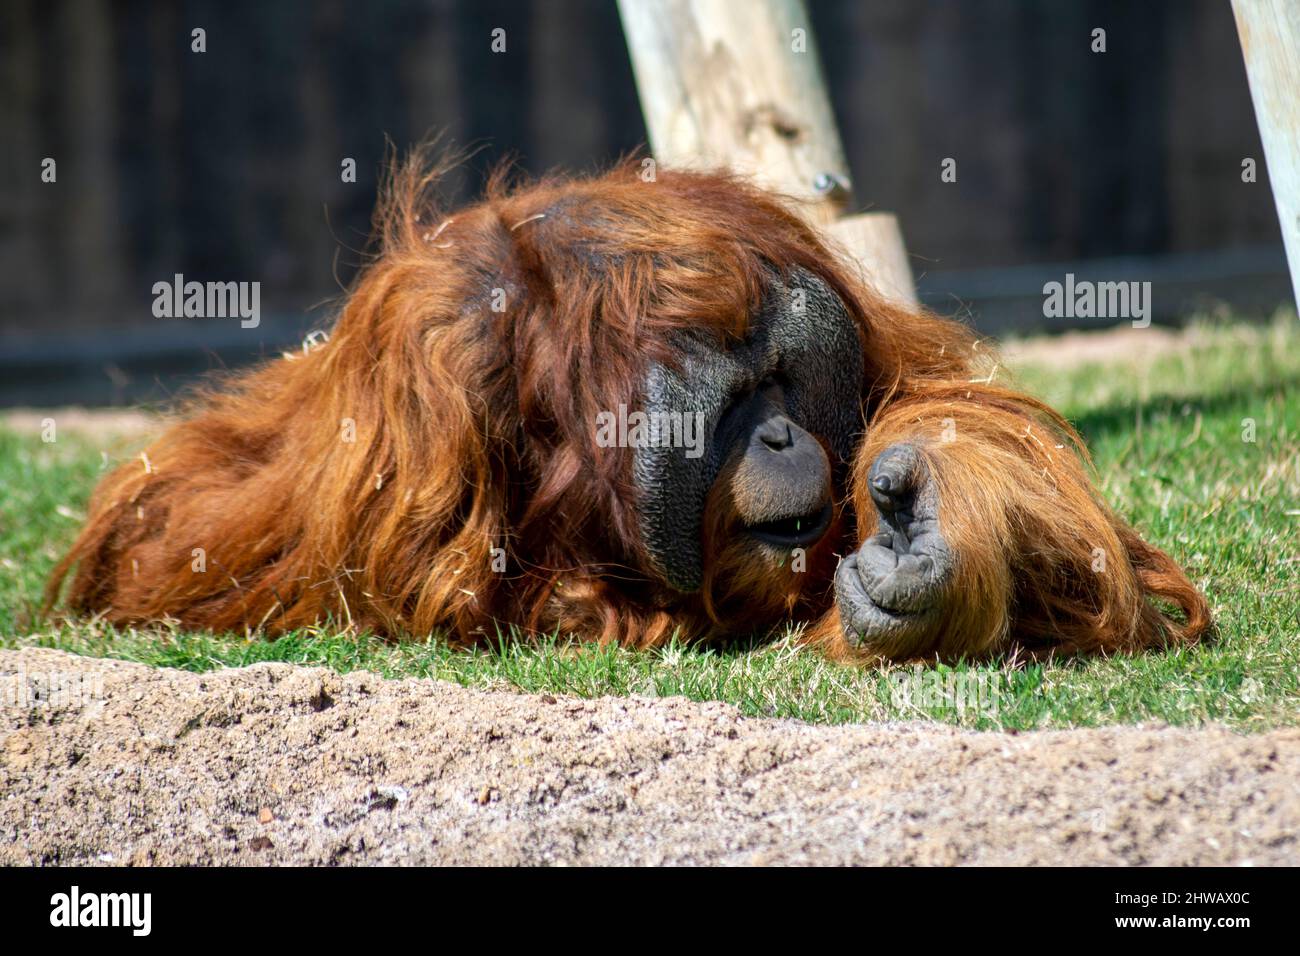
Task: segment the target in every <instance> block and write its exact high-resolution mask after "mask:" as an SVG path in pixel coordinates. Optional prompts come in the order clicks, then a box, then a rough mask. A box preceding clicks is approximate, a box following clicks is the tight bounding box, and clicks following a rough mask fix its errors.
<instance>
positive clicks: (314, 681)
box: [0, 649, 1300, 865]
mask: <svg viewBox="0 0 1300 956" xmlns="http://www.w3.org/2000/svg"><path fill="white" fill-rule="evenodd" d="M52 691H53V698H54V699H52V700H48V701H47V700H46V699H44V698H48V697H50V696H51V692H52ZM38 692H39V693H38ZM0 705H2V707H3V709H2V710H0V740H2V744H0V863H7V864H33V863H60V864H71V863H78V864H95V863H113V864H125V863H132V864H191V863H197V864H211V863H240V864H278V863H302V864H376V863H379V864H421V863H427V864H465V863H471V864H472V863H483V864H649V865H659V864H786V863H790V864H807V863H818V864H822V863H824V864H844V863H863V864H1037V863H1049V864H1256V865H1265V864H1294V863H1296V862H1300V853H1298V846H1297V838H1298V836H1300V730H1297V729H1290V730H1278V731H1274V732H1270V733H1263V734H1257V735H1252V736H1242V735H1238V734H1234V733H1230V732H1228V731H1226V730H1220V729H1205V730H1199V731H1184V730H1175V729H1169V728H1154V727H1151V728H1121V729H1108V730H1080V731H1070V732H1038V733H1025V734H1018V735H1012V734H1000V733H974V732H966V731H960V730H956V729H953V728H948V727H942V726H935V725H927V724H889V725H886V724H879V725H856V726H843V727H821V726H811V725H807V724H802V723H799V722H796V721H787V720H760V719H752V718H745V717H741V716H740V715H739V714H738V713H737V712H736V711H735V710H734V709H733V708H731V707H729V706H726V705H723V704H717V703H710V704H699V703H693V702H690V701H687V700H684V699H677V698H672V699H660V700H653V699H642V698H631V699H615V698H607V699H601V700H593V701H585V700H578V699H570V698H565V697H553V696H547V695H543V696H532V695H523V694H512V693H503V692H495V693H493V692H487V691H480V690H468V689H464V688H461V687H458V686H455V685H452V684H447V683H442V682H437V681H429V680H403V681H385V680H383V679H381V678H379V677H376V676H374V675H371V674H351V675H347V676H340V675H338V674H335V673H333V672H331V671H327V670H323V669H316V668H305V667H296V666H291V665H286V664H262V665H258V666H255V667H251V668H247V669H242V670H226V671H220V672H216V673H212V674H206V675H194V674H189V673H186V672H181V671H171V670H154V669H151V668H147V667H144V666H142V665H138V664H129V663H123V662H116V661H104V660H95V659H88V658H79V657H74V656H70V655H67V654H63V653H61V652H56V651H50V650H39V649H25V650H19V651H0Z"/></svg>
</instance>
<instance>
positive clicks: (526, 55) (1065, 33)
mask: <svg viewBox="0 0 1300 956" xmlns="http://www.w3.org/2000/svg"><path fill="white" fill-rule="evenodd" d="M810 6H811V13H812V19H813V27H814V29H815V30H816V33H817V36H818V40H819V44H820V48H821V52H822V57H823V60H824V63H825V67H826V73H827V79H828V82H829V85H830V90H831V95H832V100H833V103H834V105H835V109H836V113H837V120H838V123H839V127H840V130H841V133H842V135H843V138H844V141H845V145H846V149H847V151H848V154H849V159H850V165H851V167H852V169H853V174H854V179H855V183H856V192H857V195H858V197H859V199H860V200H862V201H863V202H865V203H867V204H869V205H876V206H878V207H879V208H883V209H888V210H890V211H892V212H895V213H897V214H898V216H899V218H900V220H901V222H902V227H903V232H904V235H905V237H906V240H907V247H908V250H909V252H910V253H911V254H912V255H913V256H914V258H913V271H914V273H915V274H916V275H917V277H918V280H919V282H918V285H919V288H920V291H921V293H922V296H923V298H924V299H925V300H926V301H928V302H930V303H931V304H933V305H935V306H936V307H938V308H940V309H941V310H942V311H947V312H954V311H958V310H965V311H966V313H967V314H969V315H971V316H972V317H973V320H974V321H976V322H977V323H978V324H980V325H982V326H983V327H984V328H986V329H989V330H991V331H998V330H1000V329H1005V328H1008V327H1034V326H1036V325H1042V324H1044V320H1043V319H1042V316H1041V310H1040V309H1039V308H1037V306H1036V305H1035V299H1036V296H1037V294H1038V293H1037V291H1036V290H1038V289H1041V284H1042V281H1047V279H1050V278H1053V277H1055V278H1059V277H1060V276H1061V275H1062V274H1063V273H1064V272H1065V271H1068V270H1073V271H1076V272H1079V273H1082V272H1085V271H1086V270H1087V269H1088V268H1090V267H1089V265H1088V262H1089V261H1092V260H1100V267H1101V268H1102V269H1103V270H1104V269H1106V268H1110V266H1107V265H1106V264H1107V263H1112V264H1114V263H1119V264H1120V265H1118V266H1116V268H1120V269H1122V270H1125V274H1126V275H1129V274H1131V275H1136V276H1137V277H1139V278H1141V277H1145V278H1148V279H1150V280H1151V281H1153V282H1154V283H1156V292H1155V305H1156V309H1157V318H1158V319H1170V318H1175V317H1177V316H1178V315H1180V314H1184V313H1186V311H1187V310H1188V309H1190V308H1194V307H1197V306H1199V305H1202V304H1205V303H1208V302H1214V301H1224V302H1228V303H1229V304H1231V305H1233V306H1234V307H1236V308H1239V309H1245V310H1248V311H1264V310H1267V309H1268V308H1271V307H1272V306H1274V305H1276V304H1277V303H1278V302H1281V301H1284V300H1285V299H1286V298H1287V296H1288V290H1287V279H1286V273H1285V262H1284V259H1283V258H1282V252H1281V246H1280V239H1279V233H1278V228H1277V223H1276V220H1275V218H1274V216H1275V213H1274V210H1273V205H1272V201H1271V198H1270V195H1269V192H1268V183H1267V174H1266V171H1265V169H1264V165H1263V155H1262V149H1261V146H1260V142H1259V137H1258V134H1257V131H1256V128H1255V124H1254V119H1253V113H1252V110H1251V104H1250V98H1249V93H1248V90H1247V85H1246V79H1245V73H1244V70H1243V67H1242V62H1241V54H1240V50H1239V49H1238V46H1237V39H1236V34H1235V31H1234V28H1233V23H1232V17H1231V11H1230V9H1229V7H1228V4H1227V3H1226V2H1223V0H1146V2H1143V3H1131V2H1122V0H1115V2H1094V3H1085V2H1079V3H1071V2H1059V0H979V2H962V0H942V2H941V0H932V2H927V0H880V2H855V0H844V2H828V0H823V2H819V0H812V2H811V4H810ZM1096 27H1101V28H1103V29H1105V30H1106V36H1107V51H1106V52H1105V53H1104V54H1099V53H1093V52H1092V51H1091V50H1090V34H1091V31H1092V30H1093V29H1094V28H1096ZM194 28H203V29H204V30H205V31H206V45H207V52H205V53H195V52H192V51H191V30H193V29H194ZM497 28H500V29H504V30H505V31H506V33H505V36H506V51H505V52H504V53H494V52H493V51H492V48H491V43H492V31H493V30H494V29H497ZM434 131H441V132H443V134H444V136H445V137H446V139H447V140H449V141H454V142H456V143H459V144H462V145H481V146H482V147H483V149H482V150H481V152H479V153H478V154H477V155H475V156H474V157H473V158H472V159H470V160H469V161H468V162H467V163H466V164H465V166H464V167H463V168H462V169H461V170H460V171H459V172H458V173H456V174H454V175H453V176H452V177H451V178H450V179H449V181H448V182H447V184H446V185H447V191H448V193H449V195H450V196H451V197H452V198H457V197H459V198H465V197H468V196H470V195H472V194H473V191H474V189H475V188H476V185H477V182H478V180H479V177H480V176H481V175H482V173H483V171H484V170H485V169H486V168H487V167H489V166H490V165H492V164H493V163H495V162H497V161H499V160H500V159H502V158H503V157H505V156H507V155H512V154H513V155H515V156H517V157H518V159H519V162H520V164H521V165H522V166H523V167H524V168H525V169H527V170H534V171H541V170H545V169H549V168H552V167H557V166H558V167H564V168H568V169H574V170H583V169H591V168H595V167H599V166H601V165H602V164H606V163H608V162H610V161H612V160H613V159H614V158H616V157H617V156H618V155H620V154H622V153H625V152H627V151H629V150H633V149H635V148H636V147H637V146H638V145H639V144H640V143H641V142H642V141H643V140H644V137H645V132H644V127H643V125H642V122H641V118H640V113H639V107H638V104H637V99H636V92H635V88H634V85H633V81H632V75H631V69H630V66H629V62H628V55H627V50H626V47H625V44H624V41H623V36H622V32H621V29H620V24H619V20H618V14H617V10H616V8H615V6H614V4H613V2H604V0H548V2H544V3H542V2H539V3H536V4H526V3H520V2H485V0H463V2H456V0H441V2H439V0H387V2H381V0H371V2H356V3H345V2H341V0H333V2H330V0H326V2H315V3H313V2H305V0H303V2H297V0H277V2H274V3H263V4H253V3H250V4H242V3H229V2H221V0H202V2H201V0H189V2H180V3H145V2H113V3H110V2H95V0H85V2H72V0H68V2H57V0H6V2H5V3H4V4H3V5H2V6H0V138H2V139H3V144H4V148H3V150H2V151H0V163H2V164H3V165H2V166H0V403H5V404H13V403H24V404H33V403H38V402H48V401H63V400H80V401H115V400H127V399H131V398H139V397H142V396H151V395H156V394H158V393H159V391H160V383H161V391H166V390H167V389H169V388H171V387H172V386H173V385H174V384H175V383H177V382H180V381H183V380H184V379H186V378H187V377H188V376H189V375H191V374H192V373H193V372H194V371H196V370H199V369H202V368H207V367H211V366H213V365H219V364H222V363H225V362H230V363H237V362H241V361H245V360H247V359H249V358H250V357H253V356H255V355H257V354H265V353H268V352H273V351H275V350H278V349H279V348H280V347H282V345H283V344H285V343H288V342H292V341H294V340H296V339H297V338H298V337H300V336H301V334H302V333H303V332H304V331H306V330H307V329H308V328H310V327H312V326H313V325H323V324H326V323H327V322H328V317H329V310H330V306H329V301H330V299H331V297H332V296H336V295H337V294H338V292H339V288H340V284H341V283H346V282H347V281H348V279H349V278H350V276H351V275H352V272H353V270H354V268H355V266H356V264H357V262H358V261H359V258H360V257H359V254H358V252H357V251H356V250H358V249H359V248H361V247H362V246H363V245H364V243H365V238H366V233H367V229H368V222H369V216H370V208H371V204H372V202H373V199H374V187H375V181H376V175H377V172H378V169H379V166H380V162H381V160H382V157H383V153H384V148H385V135H387V136H389V137H391V138H392V140H393V141H394V142H396V143H397V144H399V145H403V144H409V143H411V142H413V141H415V140H418V139H420V138H421V137H423V136H425V135H427V134H428V133H430V132H434ZM45 157H53V158H55V159H56V160H57V163H58V167H57V168H58V180H57V183H54V184H49V183H42V182H41V179H40V172H41V161H42V159H43V158H45ZM345 157H352V158H354V159H356V161H357V167H358V178H357V182H356V183H344V182H342V181H341V179H340V175H339V172H340V163H341V161H342V160H343V159H344V158H345ZM949 157H951V158H955V159H956V160H957V170H958V178H957V182H956V183H943V182H941V180H940V171H941V163H942V161H943V160H944V159H945V158H949ZM1245 158H1254V159H1255V160H1256V162H1257V163H1258V166H1259V176H1258V182H1256V183H1245V182H1243V181H1242V177H1241V164H1242V161H1243V159H1245ZM1097 266H1098V264H1097V263H1096V262H1094V264H1093V267H1094V268H1095V267H1097ZM178 272H179V273H182V274H184V275H186V276H187V277H192V278H196V279H201V280H235V281H258V282H260V283H261V285H262V300H261V301H262V309H263V313H264V316H265V318H264V321H263V323H262V326H261V327H259V329H257V330H240V329H239V328H238V325H237V323H235V324H234V327H233V328H230V327H227V326H226V325H222V326H220V327H218V326H217V325H215V324H213V323H212V322H211V321H210V320H201V321H200V322H197V323H195V322H189V323H187V322H185V321H183V320H159V319H154V318H153V317H152V315H151V313H150V305H151V302H152V294H151V289H152V286H153V283H155V282H157V281H159V280H161V279H168V278H170V277H171V276H172V275H174V274H175V273H178ZM1105 274H1108V273H1105ZM1044 276H1046V277H1047V279H1044V278H1043V277H1044ZM1116 278H1118V276H1116ZM322 303H323V304H322ZM204 322H206V323H207V324H204Z"/></svg>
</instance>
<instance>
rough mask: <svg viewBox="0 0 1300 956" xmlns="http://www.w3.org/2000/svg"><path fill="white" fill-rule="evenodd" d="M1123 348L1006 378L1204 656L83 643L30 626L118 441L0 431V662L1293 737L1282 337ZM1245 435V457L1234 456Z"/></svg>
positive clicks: (90, 628)
mask: <svg viewBox="0 0 1300 956" xmlns="http://www.w3.org/2000/svg"><path fill="white" fill-rule="evenodd" d="M1150 339H1151V345H1150V347H1147V346H1146V344H1145V343H1146V340H1145V339H1144V338H1143V337H1142V336H1141V335H1136V334H1135V335H1134V337H1133V338H1132V339H1131V340H1130V341H1131V342H1133V343H1136V347H1132V346H1130V347H1128V348H1126V349H1125V350H1123V351H1122V352H1120V353H1119V354H1117V355H1114V356H1111V357H1108V358H1107V360H1106V361H1105V363H1104V364H1098V363H1093V364H1083V365H1078V366H1075V367H1070V368H1065V369H1060V368H1054V367H1051V366H1050V365H1032V364H1030V365H1022V366H1016V367H1015V368H1014V369H1013V373H1012V374H1013V376H1014V378H1015V380H1016V381H1018V382H1019V383H1020V384H1021V385H1023V386H1024V387H1026V388H1028V389H1029V390H1030V391H1033V392H1035V393H1037V394H1040V395H1042V396H1043V397H1044V398H1046V399H1047V400H1048V401H1050V402H1051V403H1052V404H1054V405H1055V406H1056V407H1058V408H1060V409H1061V410H1062V411H1063V412H1064V413H1065V414H1066V415H1067V416H1068V417H1069V418H1071V420H1073V421H1074V422H1075V423H1076V424H1077V425H1078V426H1079V428H1080V430H1081V431H1082V432H1083V434H1084V435H1085V437H1086V438H1087V439H1088V441H1089V444H1090V445H1091V447H1092V449H1093V453H1094V456H1095V460H1096V464H1097V468H1098V475H1099V480H1100V482H1101V485H1102V487H1103V488H1104V490H1105V494H1106V496H1107V498H1108V499H1109V500H1110V501H1111V502H1112V503H1114V504H1115V505H1116V506H1117V507H1118V509H1119V510H1120V512H1121V513H1122V514H1124V515H1125V516H1127V517H1128V518H1129V519H1130V520H1131V521H1133V522H1134V523H1135V524H1136V525H1137V527H1138V528H1139V529H1140V530H1141V531H1142V532H1143V533H1144V534H1145V535H1146V536H1148V537H1149V538H1151V539H1152V540H1154V541H1155V542H1156V543H1158V544H1159V545H1161V546H1162V547H1164V548H1166V549H1167V550H1169V551H1170V552H1171V553H1172V554H1173V555H1174V556H1175V558H1177V559H1178V560H1179V561H1181V562H1182V563H1183V564H1184V566H1185V567H1187V568H1188V569H1189V571H1190V573H1191V574H1192V576H1193V578H1194V579H1195V580H1196V581H1197V583H1198V584H1199V585H1200V586H1202V587H1203V588H1204V589H1205V591H1206V593H1207V594H1208V596H1209V598H1210V601H1211V604H1212V605H1213V606H1214V609H1215V615H1216V620H1217V624H1218V637H1217V639H1216V641H1215V642H1214V643H1213V644H1212V645H1209V646H1202V647H1198V648H1194V649H1190V650H1182V651H1178V652H1176V653H1168V654H1151V655H1146V656H1142V657H1133V658H1110V659H1092V660H1083V661H1064V662H1060V663H1048V664H1035V665H1029V666H1025V665H1021V664H1016V663H1014V662H1010V663H1008V662H1003V663H1001V664H994V665H983V666H969V667H968V666H958V667H954V668H945V667H941V668H937V669H929V670H926V671H919V670H906V669H898V668H892V669H885V670H865V669H855V668H849V667H843V666H838V665H834V664H830V663H828V662H826V661H825V660H822V659H821V658H819V657H817V656H816V655H815V654H812V653H809V652H806V651H798V650H797V649H796V647H795V644H794V641H793V640H792V639H791V638H790V637H789V636H787V637H786V638H784V639H782V640H779V641H777V642H775V643H773V644H768V645H761V644H749V645H746V646H738V647H734V648H728V649H693V648H686V647H680V646H672V647H669V648H667V649H665V650H662V651H658V652H640V653H637V652H629V651H625V650H621V649H618V648H600V647H594V646H588V645H578V644H573V643H569V642H562V641H548V642H542V643H540V644H537V643H526V642H520V641H504V642H502V644H501V646H500V647H497V648H493V649H484V650H477V651H461V650H453V649H451V648H449V647H447V646H446V645H445V644H442V643H440V642H438V641H436V640H435V641H428V642H423V643H407V644H402V645H392V644H388V643H384V642H382V641H379V640H376V639H374V638H370V637H366V636H360V637H358V636H356V635H351V634H347V633H340V632H339V631H338V630H337V629H334V628H331V627H329V626H322V627H319V628H316V629H313V630H312V631H310V632H306V631H304V632H298V633H295V634H292V635H289V636H287V637H285V638H282V639H280V640H279V641H276V642H274V643H270V642H266V641H262V640H258V639H252V640H246V639H244V638H242V637H238V636H221V635H208V634H193V633H184V632H178V631H175V630H169V629H157V630H135V629H129V630H120V631H118V630H114V629H112V628H108V627H106V626H104V625H102V624H97V623H93V622H90V623H86V622H82V623H77V624H67V623H62V624H60V623H50V624H42V623H40V622H39V620H38V619H37V617H36V609H37V607H38V606H39V595H40V589H41V586H42V583H43V581H44V579H45V577H46V575H47V574H48V572H49V570H50V568H51V567H52V566H53V564H54V562H55V560H56V559H57V557H58V555H59V553H60V551H61V549H62V548H64V547H65V546H66V545H67V544H68V543H69V542H70V541H71V539H72V537H73V535H74V533H75V531H76V528H77V524H78V520H79V517H80V515H81V513H82V511H83V509H84V507H85V502H86V498H87V496H88V494H89V492H90V489H91V487H92V485H93V484H94V481H95V479H96V477H97V475H98V474H99V472H100V470H101V467H102V463H103V461H104V457H103V455H102V452H105V451H106V452H108V454H109V456H110V459H115V458H118V457H121V456H123V455H129V454H131V453H132V452H133V451H134V448H133V447H132V445H131V444H130V443H129V442H122V441H116V442H114V441H113V440H112V439H104V438H96V437H95V436H91V435H87V434H84V433H83V434H79V435H78V434H60V435H59V440H58V441H57V442H56V443H53V444H46V443H43V442H42V441H41V440H40V437H39V435H34V434H23V435H19V434H17V433H15V432H13V431H12V430H5V429H2V428H0V646H7V647H15V646H22V645H40V646H48V647H57V648H63V649H66V650H70V651H73V652H76V653H81V654H92V655H98V656H107V657H118V658H124V659H128V660H135V661H141V662H144V663H147V664H152V665H157V666H166V667H179V668H184V669H187V670H194V671H202V670H209V669H212V668H217V667H229V666H244V665H248V664H253V663H257V662H259V661H289V662H294V663H307V664H319V665H322V666H326V667H331V668H334V669H336V670H340V671H348V670H353V669H357V668H365V669H369V670H373V671H376V672H378V673H381V674H383V675H385V676H389V677H437V678H441V679H444V680H451V681H455V682H457V683H460V684H464V685H467V686H479V687H493V688H501V689H519V690H523V691H532V692H549V693H559V694H574V695H579V696H584V697H589V696H600V695H605V694H615V695H621V694H650V695H658V696H669V695H684V696H686V697H690V698H693V699H696V700H722V701H727V702H730V703H732V704H735V705H736V706H737V707H739V708H740V709H741V710H742V711H743V712H744V713H746V714H752V715H758V716H778V717H793V718H798V719H801V720H807V721H815V722H819V723H841V722H848V721H864V720H897V719H933V720H940V721H945V722H950V723H955V724H960V725H963V726H969V727H976V728H988V729H993V728H1007V729H1030V728H1039V727H1074V726H1098V725H1106V724H1117V723H1118V724H1127V723H1135V722H1139V721H1163V722H1167V723H1170V724H1180V725H1194V724H1199V723H1204V722H1208V721H1216V722H1222V723H1226V724H1229V725H1231V726H1234V727H1237V728H1240V729H1242V730H1256V729H1263V728H1268V727H1275V726H1280V725H1294V724H1297V723H1300V329H1298V328H1297V323H1296V320H1295V318H1294V316H1280V317H1278V318H1277V319H1276V320H1275V321H1274V322H1273V323H1272V324H1271V325H1268V326H1263V327H1256V326H1248V325H1243V324H1224V323H1201V324H1197V325H1194V326H1193V328H1192V329H1191V331H1190V333H1188V334H1187V335H1184V336H1182V337H1180V339H1179V340H1178V341H1176V342H1175V343H1174V344H1173V345H1172V346H1171V347H1166V346H1162V345H1160V344H1159V343H1160V342H1163V341H1164V339H1165V337H1164V336H1159V335H1157V334H1152V335H1151V336H1150ZM1247 419H1249V420H1251V421H1253V423H1254V425H1253V427H1254V432H1255V434H1254V437H1255V440H1254V441H1253V442H1251V441H1245V440H1243V431H1244V429H1246V428H1247V427H1248V426H1247V425H1246V424H1244V422H1245V421H1246V420H1247Z"/></svg>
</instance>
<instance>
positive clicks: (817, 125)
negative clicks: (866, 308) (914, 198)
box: [618, 0, 916, 303]
mask: <svg viewBox="0 0 1300 956" xmlns="http://www.w3.org/2000/svg"><path fill="white" fill-rule="evenodd" d="M618 6H619V12H620V14H621V16H622V18H623V30H624V33H625V34H626V36H627V44H628V49H629V50H630V52H631V55H632V69H633V72H634V73H635V75H636V82H637V89H638V91H639V93H640V97H641V109H642V112H643V113H644V114H645V121H646V128H647V130H648V131H649V134H650V147H651V149H652V150H653V152H654V155H655V157H656V159H657V160H658V161H660V162H662V163H664V164H665V165H667V166H670V167H679V168H682V167H685V168H697V169H708V168H716V167H726V168H730V169H733V170H736V171H737V172H740V173H742V174H745V175H747V176H750V177H752V178H753V179H754V181H755V182H757V183H758V184H760V185H762V186H764V187H766V188H768V189H771V190H774V191H776V192H779V193H782V194H784V195H786V196H789V197H791V198H792V199H793V200H795V201H796V204H797V207H798V208H799V209H801V210H802V211H803V212H804V214H805V215H806V216H807V217H808V218H809V219H810V220H811V221H812V222H814V223H816V224H817V225H818V226H821V227H823V228H824V229H826V231H827V234H828V235H829V236H830V237H831V238H832V240H834V242H835V243H837V244H838V245H840V246H841V247H842V248H844V250H845V251H846V252H848V253H849V254H850V255H851V256H852V257H853V258H855V259H856V260H857V262H858V264H859V265H860V266H861V267H862V269H863V271H864V273H865V275H866V277H867V278H868V280H869V281H872V282H873V283H874V284H875V286H876V287H877V288H878V289H879V290H880V291H881V292H882V293H884V294H886V295H891V296H894V297H897V298H900V299H903V300H904V301H908V302H913V303H914V302H915V301H916V290H915V286H914V284H913V282H912V273H911V269H910V267H909V265H908V261H907V253H906V250H905V249H904V247H903V241H902V233H901V232H900V230H899V228H898V222H897V220H896V219H895V218H894V217H893V216H892V215H890V214H888V213H864V214H860V215H856V216H851V217H849V218H847V219H844V218H842V217H843V216H844V214H845V213H846V212H847V211H848V210H849V209H850V207H851V205H852V202H853V190H852V182H851V180H850V178H849V168H848V162H847V161H846V160H845V158H844V147H843V145H842V144H841V142H840V137H839V132H838V131H837V129H836V126H835V117H834V115H833V113H832V111H831V104H830V98H829V96H828V95H827V93H826V84H825V81H824V79H823V78H822V70H821V61H820V59H819V58H818V56H817V46H816V42H815V40H814V37H813V34H812V27H811V24H810V22H809V19H808V14H807V11H806V10H805V8H804V4H803V2H802V0H747V2H737V0H619V5H618Z"/></svg>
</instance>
